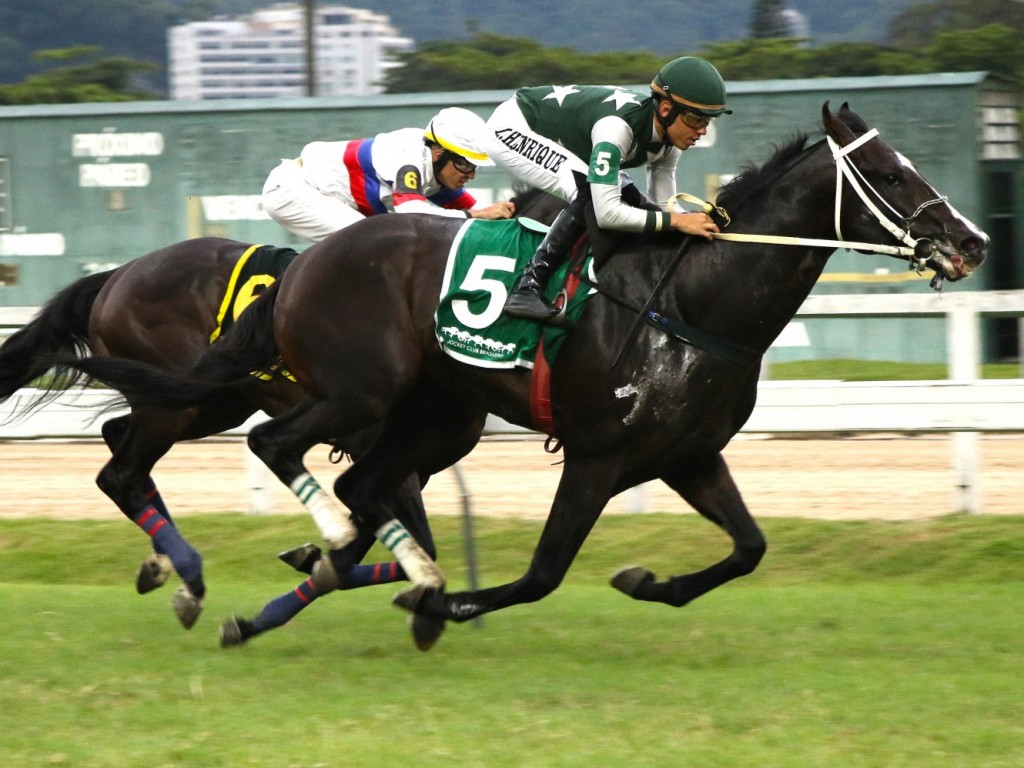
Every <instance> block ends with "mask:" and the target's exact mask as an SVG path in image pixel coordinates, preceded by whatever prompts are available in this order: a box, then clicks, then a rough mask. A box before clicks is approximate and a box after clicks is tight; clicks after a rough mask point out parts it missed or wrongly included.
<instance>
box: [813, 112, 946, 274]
mask: <svg viewBox="0 0 1024 768" xmlns="http://www.w3.org/2000/svg"><path fill="white" fill-rule="evenodd" d="M876 136H878V129H877V128H872V129H871V130H870V131H868V132H867V133H865V134H863V135H862V136H859V137H858V138H857V139H856V140H854V141H851V142H850V143H849V144H847V145H846V146H845V147H840V146H839V144H838V143H837V142H836V140H835V139H833V138H832V137H831V136H826V139H827V141H828V146H829V149H831V150H832V158H833V159H834V160H835V163H836V208H835V228H836V237H837V238H838V239H839V240H843V232H842V227H841V221H840V210H841V208H842V205H843V177H844V176H845V177H846V180H847V181H848V182H849V183H850V187H851V188H852V189H853V191H854V192H856V193H857V196H858V197H859V198H860V200H861V202H862V203H864V205H865V207H867V209H868V210H869V211H871V214H872V215H873V216H874V217H875V220H876V221H877V222H878V223H879V224H881V225H882V227H883V228H885V229H886V231H888V232H889V234H891V235H892V236H893V237H895V238H896V239H897V240H899V241H900V242H902V243H904V244H906V246H907V248H908V249H909V253H901V254H900V255H905V256H907V258H908V259H910V261H911V264H912V265H915V266H917V268H918V271H920V270H922V269H924V265H925V262H927V261H928V258H927V257H924V258H922V257H921V256H919V255H918V248H917V246H918V244H919V243H920V242H921V240H920V239H916V240H915V239H914V238H913V237H912V236H911V234H910V227H911V225H912V224H913V223H914V220H915V219H916V218H917V217H918V216H920V215H921V213H922V212H923V211H924V209H925V208H927V207H928V206H931V205H936V204H939V203H945V202H946V200H947V198H946V197H945V196H944V195H939V196H938V197H935V198H932V199H931V200H926V201H925V202H923V203H921V205H919V206H917V210H915V211H914V212H913V213H912V214H910V216H908V217H906V218H901V221H902V222H903V227H900V226H899V225H897V224H896V223H895V222H893V220H892V219H890V218H889V217H888V216H886V215H885V214H884V213H883V212H882V211H881V210H880V209H879V207H878V206H877V205H875V203H874V201H873V200H872V199H871V197H869V196H868V194H867V192H865V191H864V186H866V187H867V188H868V189H869V190H870V191H871V192H872V194H873V195H874V197H875V198H877V199H878V200H879V201H881V203H882V204H883V205H884V206H885V207H886V208H888V209H889V211H890V212H891V213H892V214H894V215H895V216H896V217H900V216H899V212H898V211H897V210H896V209H895V208H893V207H892V205H890V204H889V201H888V200H886V199H885V198H884V197H883V196H882V195H880V194H879V193H878V190H876V189H875V188H874V187H872V186H871V185H870V184H869V183H868V180H867V179H865V178H864V174H862V173H861V172H860V169H859V168H858V167H857V166H855V165H854V164H853V163H852V162H851V161H850V159H849V157H848V156H849V154H850V153H851V152H853V151H854V150H855V149H857V148H858V147H860V146H862V145H863V144H865V143H867V142H868V141H870V140H871V139H873V138H875V137H876ZM861 182H863V185H864V186H861Z"/></svg>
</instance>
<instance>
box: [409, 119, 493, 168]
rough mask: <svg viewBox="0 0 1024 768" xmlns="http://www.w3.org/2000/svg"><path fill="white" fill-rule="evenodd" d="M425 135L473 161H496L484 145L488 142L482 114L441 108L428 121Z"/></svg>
mask: <svg viewBox="0 0 1024 768" xmlns="http://www.w3.org/2000/svg"><path fill="white" fill-rule="evenodd" d="M423 138H425V139H426V140H427V141H431V142H433V143H435V144H437V145H439V146H440V147H442V148H443V149H446V150H447V151H449V152H451V153H452V154H455V155H459V156H460V157H464V158H466V160H468V161H469V162H471V163H472V164H473V165H483V166H486V165H494V161H493V160H491V158H490V157H488V156H487V152H486V151H485V149H484V147H486V146H487V126H486V125H484V121H483V119H482V118H481V117H480V116H479V115H477V114H475V113H473V112H470V111H469V110H468V109H462V108H461V107H447V108H445V109H442V110H441V111H440V112H438V113H437V114H436V115H434V117H433V118H432V119H431V120H430V123H428V124H427V129H426V130H425V131H424V132H423Z"/></svg>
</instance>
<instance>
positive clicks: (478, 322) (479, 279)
mask: <svg viewBox="0 0 1024 768" xmlns="http://www.w3.org/2000/svg"><path fill="white" fill-rule="evenodd" d="M546 232H547V227H545V226H544V225H543V224H540V223H538V222H536V221H533V220H531V219H525V218H524V219H507V220H504V221H483V220H477V219H474V220H472V221H468V222H466V224H464V225H463V227H462V229H461V230H460V231H459V234H458V235H457V236H456V238H455V241H454V242H453V243H452V248H451V251H450V253H449V254H448V263H447V266H446V268H445V273H444V280H443V281H442V283H441V298H440V303H439V305H438V308H437V312H436V313H435V315H434V319H435V334H436V335H437V342H438V344H440V345H441V349H443V350H444V351H445V353H446V354H448V355H450V356H451V357H454V358H455V359H457V360H461V361H462V362H464V363H469V364H470V365H476V366H480V367H483V368H513V367H515V366H520V367H523V368H532V367H533V361H534V358H535V357H536V355H537V348H538V346H539V345H540V340H541V335H542V334H543V338H544V350H545V357H546V359H547V360H548V362H549V363H550V362H551V361H552V360H554V358H555V356H556V355H557V353H558V348H559V347H560V345H561V342H562V341H563V340H564V339H565V335H566V333H567V331H566V329H564V328H556V327H554V326H550V325H545V324H543V323H539V322H537V321H535V320H528V319H525V318H521V317H511V316H508V315H503V314H501V309H502V307H503V306H504V305H505V299H506V298H507V297H508V295H509V293H511V291H512V288H513V286H514V285H515V283H516V281H517V280H518V278H519V276H520V275H521V274H522V272H523V269H524V268H525V267H526V265H527V263H528V262H529V261H530V259H531V258H532V257H533V254H534V253H535V252H536V250H537V246H538V245H540V242H541V240H543V238H544V234H545V233H546ZM592 261H593V259H592V256H590V255H589V254H588V255H587V257H586V260H585V262H584V265H583V268H584V270H585V271H584V274H587V275H589V276H590V279H592V280H593V279H594V275H593V264H592ZM569 268H570V262H569V260H566V263H565V264H563V265H562V266H561V267H560V268H559V269H557V270H555V272H554V274H553V275H552V277H551V279H550V280H549V281H548V286H547V290H546V293H545V295H546V297H547V298H548V300H552V299H554V298H555V296H557V295H558V291H559V290H560V287H561V285H562V283H563V282H564V280H565V277H566V274H567V273H568V271H569ZM595 282H596V281H595ZM593 292H594V289H593V288H589V289H588V290H580V291H577V292H576V294H575V296H573V297H572V298H571V299H570V300H569V308H568V310H567V312H568V316H569V319H570V320H571V321H573V322H575V321H576V320H577V319H578V317H579V315H580V313H581V312H582V311H583V306H584V304H585V303H586V300H587V297H588V296H589V295H590V294H591V293H593Z"/></svg>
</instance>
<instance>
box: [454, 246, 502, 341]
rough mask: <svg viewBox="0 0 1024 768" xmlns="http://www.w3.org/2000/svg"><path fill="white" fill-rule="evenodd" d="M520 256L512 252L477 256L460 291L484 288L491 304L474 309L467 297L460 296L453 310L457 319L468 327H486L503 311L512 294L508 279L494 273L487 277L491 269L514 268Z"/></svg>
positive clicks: (494, 270)
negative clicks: (472, 309)
mask: <svg viewBox="0 0 1024 768" xmlns="http://www.w3.org/2000/svg"><path fill="white" fill-rule="evenodd" d="M515 268H516V260H515V259H512V258H509V257H508V256H486V255H482V254H481V255H479V256H477V257H476V258H475V259H473V263H472V264H470V266H469V269H468V270H466V277H465V278H464V279H463V281H462V284H461V285H460V286H459V290H460V291H480V292H483V293H486V294H487V295H488V300H487V306H486V307H485V308H484V310H483V312H480V313H474V312H472V311H471V310H470V307H469V302H468V301H466V300H465V299H456V300H455V301H453V302H452V313H453V314H454V315H455V319H456V320H458V321H459V322H460V323H462V324H463V325H464V326H466V327H467V328H486V327H487V326H489V325H490V324H491V323H493V322H494V321H495V320H497V319H498V317H499V316H500V315H501V309H502V307H504V306H505V299H507V298H508V291H507V290H506V288H505V283H503V282H502V281H501V280H499V279H496V278H493V277H485V275H486V273H488V272H506V273H511V272H514V271H515Z"/></svg>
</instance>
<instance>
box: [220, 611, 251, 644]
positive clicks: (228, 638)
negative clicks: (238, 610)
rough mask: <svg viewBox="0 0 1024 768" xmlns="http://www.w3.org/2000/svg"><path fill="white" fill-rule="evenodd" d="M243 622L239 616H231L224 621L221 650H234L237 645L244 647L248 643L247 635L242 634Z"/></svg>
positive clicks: (221, 633)
mask: <svg viewBox="0 0 1024 768" xmlns="http://www.w3.org/2000/svg"><path fill="white" fill-rule="evenodd" d="M242 621H244V619H243V620H239V618H238V617H237V616H230V617H228V618H226V619H224V623H223V624H221V625H220V647H221V648H234V647H235V646H236V645H242V644H243V643H245V641H246V639H247V638H246V636H245V633H243V632H242V623H241V622H242Z"/></svg>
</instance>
